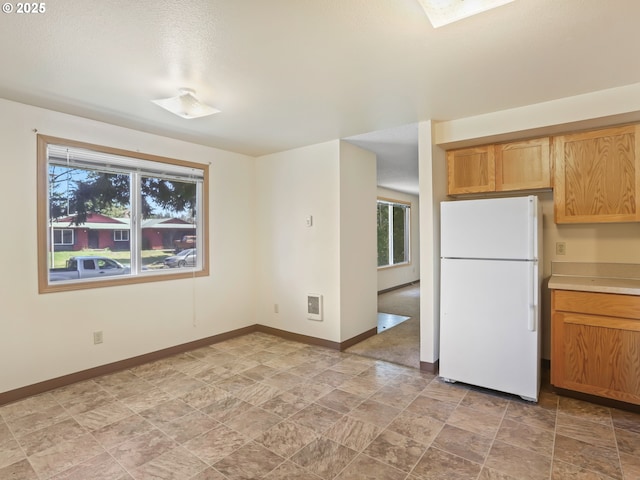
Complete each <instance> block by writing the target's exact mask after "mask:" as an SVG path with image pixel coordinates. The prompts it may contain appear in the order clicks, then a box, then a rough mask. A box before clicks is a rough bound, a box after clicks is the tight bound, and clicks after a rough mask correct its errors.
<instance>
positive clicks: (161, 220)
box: [38, 135, 209, 293]
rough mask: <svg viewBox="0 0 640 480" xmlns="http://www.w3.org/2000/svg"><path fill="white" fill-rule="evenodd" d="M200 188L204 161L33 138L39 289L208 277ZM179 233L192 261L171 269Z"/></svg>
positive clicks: (204, 210) (202, 188)
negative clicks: (189, 245)
mask: <svg viewBox="0 0 640 480" xmlns="http://www.w3.org/2000/svg"><path fill="white" fill-rule="evenodd" d="M207 189H208V165H205V164H198V163H193V162H188V161H184V160H175V159H170V158H165V157H158V156H155V155H147V154H142V153H139V152H131V151H126V150H120V149H114V148H110V147H102V146H97V145H91V144H85V143H81V142H76V141H72V140H66V139H60V138H53V137H47V136H44V135H38V283H39V291H40V292H41V293H47V292H55V291H66V290H75V289H85V288H94V287H103V286H109V285H122V284H128V283H141V282H149V281H158V280H170V279H176V278H187V277H194V276H203V275H208V274H209V267H208V265H209V261H208V231H207V223H206V221H207V215H208V214H207V198H208V191H207ZM186 235H189V236H190V237H191V238H193V239H195V240H194V244H193V247H194V248H195V249H196V250H197V251H198V255H197V256H196V257H195V258H197V261H196V262H190V263H189V264H186V265H184V266H182V267H181V268H170V267H169V263H166V264H165V262H164V259H165V258H167V257H169V256H171V255H174V254H175V253H176V252H175V245H174V244H175V242H176V241H177V240H179V239H181V238H183V237H184V236H186ZM84 259H89V260H90V261H88V262H84V261H80V260H84ZM92 262H93V263H94V264H95V266H96V269H97V270H100V272H99V273H100V275H96V274H92V275H87V276H86V277H84V278H83V276H82V272H81V270H82V269H81V268H80V266H82V265H85V264H86V265H90V264H91V263H92ZM113 265H119V268H107V267H108V266H113ZM73 266H75V270H74V272H70V270H72V267H73ZM94 270H95V269H94Z"/></svg>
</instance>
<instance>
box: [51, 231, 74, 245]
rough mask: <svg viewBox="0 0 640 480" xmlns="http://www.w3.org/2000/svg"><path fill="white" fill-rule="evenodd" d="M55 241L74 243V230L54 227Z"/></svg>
mask: <svg viewBox="0 0 640 480" xmlns="http://www.w3.org/2000/svg"><path fill="white" fill-rule="evenodd" d="M53 243H54V244H55V245H73V230H71V229H70V228H54V229H53Z"/></svg>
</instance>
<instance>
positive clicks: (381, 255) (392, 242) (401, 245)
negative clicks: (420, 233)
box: [378, 200, 411, 267]
mask: <svg viewBox="0 0 640 480" xmlns="http://www.w3.org/2000/svg"><path fill="white" fill-rule="evenodd" d="M410 208H411V207H410V206H409V205H408V204H405V203H399V202H398V203H395V202H391V201H388V200H378V267H384V266H391V265H397V264H401V263H408V262H409V261H410V257H409V234H410V225H409V221H410V216H409V211H410Z"/></svg>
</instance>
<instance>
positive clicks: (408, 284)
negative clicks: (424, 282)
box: [378, 279, 420, 295]
mask: <svg viewBox="0 0 640 480" xmlns="http://www.w3.org/2000/svg"><path fill="white" fill-rule="evenodd" d="M416 283H420V279H418V280H414V281H413V282H409V283H403V284H402V285H396V286H395V287H389V288H385V289H384V290H378V295H380V294H381V293H388V292H393V291H394V290H399V289H401V288H404V287H408V286H410V285H415V284H416Z"/></svg>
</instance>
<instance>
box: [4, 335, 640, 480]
mask: <svg viewBox="0 0 640 480" xmlns="http://www.w3.org/2000/svg"><path fill="white" fill-rule="evenodd" d="M257 478H265V479H272V480H287V479H296V480H319V479H338V480H345V479H381V480H396V479H397V480H402V479H405V480H420V479H425V480H426V479H481V480H489V479H492V480H509V479H514V480H526V479H564V478H570V479H640V415H639V414H632V413H628V412H624V411H619V410H613V409H609V408H604V407H601V406H597V405H593V404H590V403H585V402H581V401H577V400H572V399H569V398H565V397H558V396H556V395H554V394H553V393H551V392H550V391H549V389H548V388H546V389H545V391H543V393H542V396H541V400H540V402H539V404H537V405H533V404H528V403H526V402H524V401H521V400H519V399H517V398H514V397H509V396H506V395H498V394H491V393H487V392H484V391H481V390H479V389H474V388H469V387H465V386H461V385H449V384H445V383H442V382H441V381H440V380H439V379H438V378H435V377H434V376H432V375H428V374H425V373H421V372H420V371H418V370H415V369H411V368H407V367H402V366H398V365H394V364H391V363H385V362H382V361H376V360H373V359H369V358H364V357H360V356H356V355H352V354H345V353H340V352H336V351H333V350H329V349H324V348H320V347H314V346H308V345H303V344H299V343H295V342H291V341H286V340H282V339H279V338H276V337H273V336H270V335H265V334H260V333H255V334H251V335H246V336H243V337H239V338H235V339H233V340H229V341H225V342H222V343H218V344H215V345H212V346H210V347H206V348H201V349H198V350H194V351H191V352H189V353H186V354H182V355H178V356H175V357H171V358H168V359H164V360H161V361H157V362H154V363H149V364H146V365H142V366H139V367H136V368H132V369H131V370H127V371H123V372H119V373H116V374H112V375H108V376H104V377H100V378H96V379H94V380H91V381H86V382H82V383H78V384H75V385H71V386H67V387H64V388H60V389H58V390H54V391H51V392H48V393H45V394H42V395H38V396H35V397H31V398H27V399H25V400H22V401H20V402H17V403H14V404H9V405H5V406H2V407H0V479H3V480H5V479H13V480H17V479H25V480H26V479H55V480H62V479H64V480H125V479H128V480H131V479H136V480H137V479H176V480H186V479H193V480H222V479H257Z"/></svg>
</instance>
